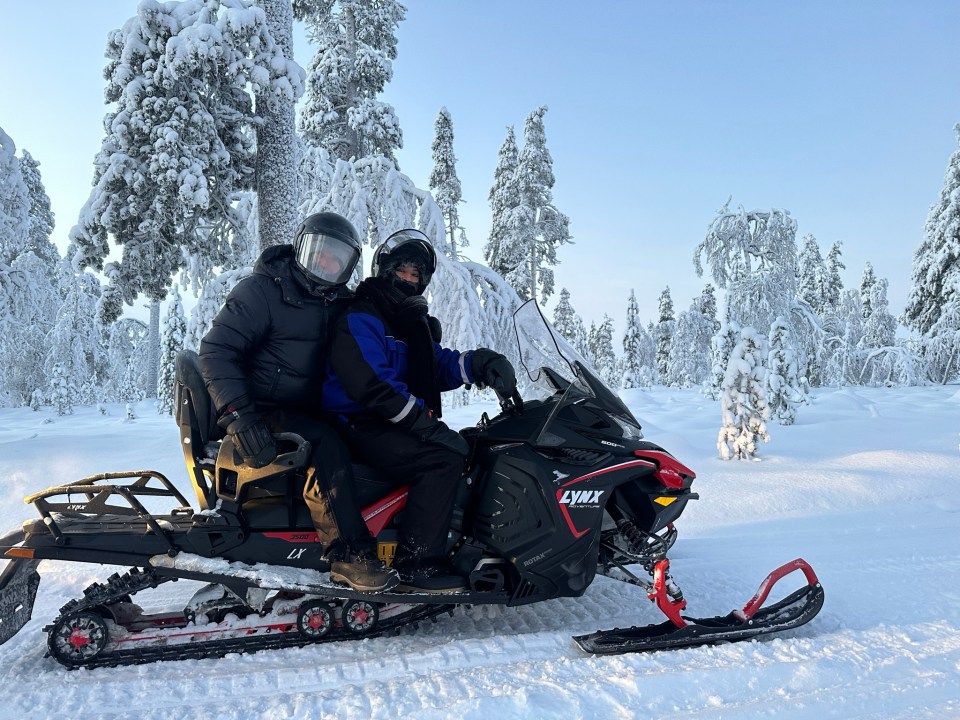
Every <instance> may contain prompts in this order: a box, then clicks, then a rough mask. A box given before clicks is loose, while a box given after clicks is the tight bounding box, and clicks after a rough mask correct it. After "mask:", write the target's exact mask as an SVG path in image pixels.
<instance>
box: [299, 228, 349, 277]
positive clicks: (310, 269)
mask: <svg viewBox="0 0 960 720" xmlns="http://www.w3.org/2000/svg"><path fill="white" fill-rule="evenodd" d="M293 251H294V259H295V261H296V263H297V266H298V267H299V268H300V269H301V270H302V271H303V272H304V273H305V274H306V275H307V277H309V278H310V279H311V280H313V281H314V282H317V283H320V284H321V285H343V284H344V283H346V282H347V281H348V280H349V279H350V276H351V275H352V274H353V270H354V268H356V266H357V263H358V262H359V261H360V238H359V236H358V235H357V232H356V230H355V229H354V228H353V225H351V224H350V222H349V221H347V220H346V219H345V218H343V217H341V216H340V215H337V214H335V213H317V214H315V215H311V216H310V217H308V218H307V219H306V220H305V221H304V222H303V223H302V224H301V225H300V228H299V229H298V231H297V237H296V240H295V241H294V244H293Z"/></svg>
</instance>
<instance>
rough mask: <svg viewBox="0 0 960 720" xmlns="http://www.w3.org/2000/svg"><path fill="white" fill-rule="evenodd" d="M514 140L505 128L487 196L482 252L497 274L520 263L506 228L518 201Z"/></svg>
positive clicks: (521, 255)
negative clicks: (486, 232) (488, 214)
mask: <svg viewBox="0 0 960 720" xmlns="http://www.w3.org/2000/svg"><path fill="white" fill-rule="evenodd" d="M518 155H519V150H517V140H516V136H515V135H514V132H513V127H512V126H511V127H508V128H507V137H506V139H504V141H503V145H501V146H500V153H499V155H498V156H497V167H496V169H495V170H494V171H493V187H491V188H490V194H489V195H488V199H489V201H490V210H491V212H492V216H491V221H490V236H489V238H488V239H487V244H486V245H485V246H484V249H483V254H484V257H485V258H486V260H487V264H488V265H489V266H490V267H491V269H493V271H494V272H496V273H497V274H498V275H500V276H501V277H506V276H507V274H508V273H510V272H511V271H512V270H514V269H516V268H517V267H519V266H521V265H522V264H523V258H524V253H523V248H522V247H519V245H518V244H517V242H516V239H515V237H514V236H513V234H512V233H511V229H510V216H511V213H512V212H513V210H514V208H516V206H517V205H518V204H519V202H520V198H519V193H518V192H517V191H516V187H515V181H516V172H517V159H518Z"/></svg>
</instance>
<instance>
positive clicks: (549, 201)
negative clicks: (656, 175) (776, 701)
mask: <svg viewBox="0 0 960 720" xmlns="http://www.w3.org/2000/svg"><path fill="white" fill-rule="evenodd" d="M546 112H547V107H546V106H545V105H542V106H540V107H538V108H537V109H536V110H534V111H533V112H531V113H530V114H529V115H528V116H527V120H526V123H525V124H524V128H523V149H522V150H521V151H520V153H519V155H518V157H517V170H516V172H515V173H514V188H515V191H516V193H517V198H518V202H517V204H516V206H515V207H514V208H513V209H512V210H511V211H510V217H509V219H508V221H507V226H508V228H509V234H510V236H511V238H512V241H513V242H515V243H517V245H518V247H520V248H523V255H524V262H523V264H522V265H520V266H517V267H515V268H510V269H508V271H507V274H506V275H505V276H504V279H505V280H507V282H509V283H510V284H511V285H512V286H513V288H514V289H515V290H516V291H517V294H518V295H519V296H520V297H521V298H522V299H524V300H527V299H530V298H533V299H534V300H536V299H537V298H538V297H539V298H540V300H541V301H546V300H547V299H548V298H549V297H550V296H551V295H552V294H553V289H554V288H553V269H552V268H553V266H554V265H556V264H557V263H558V262H559V260H558V259H557V248H558V247H559V246H560V245H562V244H564V243H569V242H572V240H571V237H570V230H569V226H570V219H569V218H568V217H567V216H566V215H564V214H563V213H562V212H560V211H559V210H558V209H557V208H556V206H555V205H554V204H553V185H554V182H555V179H554V175H553V159H552V158H551V157H550V151H549V150H547V136H546V132H545V131H544V127H543V116H544V114H545V113H546Z"/></svg>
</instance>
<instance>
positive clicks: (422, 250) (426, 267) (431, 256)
mask: <svg viewBox="0 0 960 720" xmlns="http://www.w3.org/2000/svg"><path fill="white" fill-rule="evenodd" d="M407 263H411V264H413V265H416V266H417V269H418V270H419V271H420V285H419V287H418V288H417V292H418V293H423V291H424V290H425V289H426V287H427V285H429V284H430V278H431V277H433V273H435V272H436V271H437V253H436V252H434V249H433V245H432V244H431V243H430V238H428V237H427V236H426V235H424V234H423V233H422V232H420V231H419V230H413V229H411V228H408V229H406V230H398V231H397V232H395V233H393V235H391V236H390V237H388V238H387V239H386V240H384V241H383V243H381V245H380V247H378V248H377V249H376V250H374V251H373V262H372V263H371V264H370V270H371V273H372V274H373V276H374V277H390V276H391V275H392V273H393V271H394V270H396V269H397V267H399V266H400V265H405V264H407Z"/></svg>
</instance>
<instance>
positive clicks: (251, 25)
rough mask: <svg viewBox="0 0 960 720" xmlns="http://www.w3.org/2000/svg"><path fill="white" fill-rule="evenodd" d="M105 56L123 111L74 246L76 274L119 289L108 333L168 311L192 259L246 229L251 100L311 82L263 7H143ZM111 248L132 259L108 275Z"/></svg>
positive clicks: (110, 95)
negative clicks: (241, 202) (100, 278)
mask: <svg viewBox="0 0 960 720" xmlns="http://www.w3.org/2000/svg"><path fill="white" fill-rule="evenodd" d="M106 55H107V58H108V65H107V68H106V71H105V75H106V77H107V81H108V82H107V89H106V101H107V102H108V103H113V104H114V109H113V110H112V111H111V112H110V113H108V115H107V117H106V120H105V123H104V126H105V129H106V136H105V137H104V140H103V145H102V148H101V150H100V152H99V153H98V155H97V157H96V159H95V161H94V167H95V171H94V183H93V184H94V188H93V190H92V191H91V193H90V197H89V199H88V200H87V202H86V203H85V205H84V207H83V209H82V210H81V213H80V218H79V221H78V223H77V225H76V226H74V228H73V229H72V230H71V232H70V237H71V240H72V241H73V242H74V243H75V244H76V247H77V257H76V259H75V264H76V266H77V267H83V266H90V267H93V268H95V269H97V270H103V271H104V273H105V275H106V276H107V277H108V278H109V281H110V285H109V287H108V288H107V289H106V290H105V291H104V293H103V295H102V297H101V305H100V308H99V309H100V312H101V316H102V317H103V318H104V319H105V320H108V321H109V320H113V319H115V318H117V317H119V315H120V313H121V311H122V306H123V304H124V303H126V304H132V303H133V302H134V300H135V298H136V297H137V295H139V294H144V295H146V296H147V297H148V298H149V299H151V300H156V301H160V300H162V299H163V298H164V297H165V295H166V292H167V287H168V286H169V283H170V281H171V278H172V277H173V275H174V274H176V273H177V272H179V271H180V270H181V269H183V268H184V265H185V262H186V261H185V256H187V255H190V254H200V255H204V254H214V253H217V252H223V246H224V245H225V244H229V242H230V241H231V238H232V236H233V235H234V234H235V231H236V229H237V228H238V227H239V226H240V225H241V224H242V221H243V218H240V217H237V216H236V215H235V214H234V211H233V210H234V205H235V201H236V199H237V193H238V192H239V191H241V190H244V189H249V188H252V186H253V182H254V168H255V166H256V157H255V153H256V144H255V142H254V139H253V133H252V130H253V128H254V127H255V125H256V124H257V123H258V122H259V121H260V118H259V117H258V116H257V115H256V114H255V113H254V109H253V106H252V100H251V94H256V95H259V96H261V97H263V96H264V95H265V94H268V93H271V92H273V93H277V94H278V95H284V94H291V95H296V94H297V89H298V87H299V85H300V82H301V76H300V74H299V69H298V68H297V66H296V65H295V64H293V63H290V62H288V60H287V59H286V58H285V57H284V55H283V52H282V50H281V49H280V48H279V47H278V46H277V45H276V44H275V43H274V41H273V39H272V38H271V37H270V33H269V31H268V28H267V24H266V18H265V15H264V13H263V10H262V9H261V8H259V7H257V6H256V4H255V3H254V2H253V0H230V2H226V1H225V0H185V1H184V2H179V3H163V4H157V3H147V4H144V5H142V6H141V7H140V8H139V10H138V14H137V15H136V16H135V17H133V18H131V19H130V20H128V21H127V22H126V23H125V24H124V25H123V28H122V29H120V30H117V31H115V32H113V33H111V34H110V36H109V38H108V44H107V50H106ZM285 201H286V202H289V199H288V198H285ZM111 238H112V240H113V241H114V242H115V243H116V244H117V245H119V246H120V247H121V248H122V257H121V259H120V260H119V261H116V262H111V263H109V264H108V265H107V267H105V266H104V263H105V260H106V258H107V255H108V252H109V251H110V247H109V240H110V239H111ZM155 340H156V341H157V342H159V339H158V338H157V339H155Z"/></svg>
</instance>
